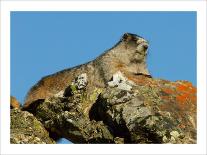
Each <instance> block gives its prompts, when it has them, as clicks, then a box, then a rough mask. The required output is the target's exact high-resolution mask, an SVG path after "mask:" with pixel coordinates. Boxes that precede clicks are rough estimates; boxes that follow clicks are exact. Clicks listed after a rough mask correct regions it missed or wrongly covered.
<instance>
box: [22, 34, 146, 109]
mask: <svg viewBox="0 0 207 155" xmlns="http://www.w3.org/2000/svg"><path fill="white" fill-rule="evenodd" d="M137 42H138V43H137ZM147 45H148V43H147V41H145V40H144V39H143V38H141V37H139V36H137V35H134V34H129V33H126V34H124V35H123V37H122V39H121V40H120V41H119V42H118V43H117V44H116V45H115V46H114V47H113V48H111V49H109V50H108V51H107V52H105V53H104V54H102V55H101V56H99V57H98V58H96V59H95V60H93V61H91V62H88V63H86V64H83V65H80V66H77V67H74V68H71V69H66V70H63V71H60V72H57V73H55V74H52V75H49V76H47V77H44V78H42V79H41V80H40V81H39V82H38V83H37V84H36V85H35V86H33V87H32V88H31V90H30V91H29V92H28V94H27V97H26V101H25V104H24V108H27V107H28V106H29V105H30V104H31V103H32V102H33V101H35V100H37V99H45V98H47V97H51V96H53V95H54V94H56V93H58V92H59V91H61V90H64V89H65V88H66V87H67V86H68V85H69V84H70V83H71V81H72V80H73V79H74V78H75V77H77V76H78V75H80V74H82V73H87V77H88V87H87V88H88V89H91V90H93V89H94V87H99V88H102V87H105V86H106V85H107V82H108V81H109V80H110V79H111V78H112V75H113V74H114V73H116V72H117V71H121V72H122V73H124V74H126V75H130V74H131V75H133V76H134V75H136V74H137V73H141V74H144V75H149V72H148V70H147V68H146V55H147V53H146V52H147V49H144V46H147ZM142 46H143V47H142ZM89 92H90V91H89Z"/></svg>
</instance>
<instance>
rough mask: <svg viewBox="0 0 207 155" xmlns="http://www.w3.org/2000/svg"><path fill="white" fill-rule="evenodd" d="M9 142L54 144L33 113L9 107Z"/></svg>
mask: <svg viewBox="0 0 207 155" xmlns="http://www.w3.org/2000/svg"><path fill="white" fill-rule="evenodd" d="M10 143H11V144H55V141H54V140H53V139H51V138H50V137H49V133H48V131H47V130H46V129H45V128H44V126H43V125H42V123H41V122H40V121H38V120H37V119H36V118H35V117H34V116H33V114H31V113H29V112H27V111H21V110H20V109H17V108H14V109H11V127H10Z"/></svg>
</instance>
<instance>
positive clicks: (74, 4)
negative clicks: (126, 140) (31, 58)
mask: <svg viewBox="0 0 207 155" xmlns="http://www.w3.org/2000/svg"><path fill="white" fill-rule="evenodd" d="M10 11H197V85H198V87H197V88H198V126H197V127H198V128H197V129H198V139H197V144H176V145H171V144H166V145H163V144H161V145H156V144H150V145H147V144H140V145H137V144H130V145H127V144H123V145H122V144H120V145H104V144H98V145H97V144H90V145H86V144H75V145H73V144H72V145H50V144H47V145H44V144H41V145H37V144H31V145H29V144H27V145H23V144H21V145H18V144H10V141H9V137H10V135H9V130H10V126H9V121H8V120H10V118H9V113H10V111H9V104H7V103H9V102H10V101H9V99H10V98H9V96H10V80H9V77H10V26H9V25H10ZM0 23H1V31H0V32H1V59H0V62H1V102H0V104H1V112H0V114H1V116H0V118H1V121H0V123H1V136H2V137H1V153H2V154H31V153H32V154H206V131H207V130H206V101H207V100H206V65H205V64H206V51H207V50H206V43H207V41H206V27H207V25H206V2H205V1H59V2H58V1H42V2H41V1H36V2H35V1H2V2H1V22H0Z"/></svg>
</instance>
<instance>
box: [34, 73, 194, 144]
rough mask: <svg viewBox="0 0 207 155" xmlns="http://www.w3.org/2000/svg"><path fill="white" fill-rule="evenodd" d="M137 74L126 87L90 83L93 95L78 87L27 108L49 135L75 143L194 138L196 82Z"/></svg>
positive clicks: (187, 140)
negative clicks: (100, 88)
mask: <svg viewBox="0 0 207 155" xmlns="http://www.w3.org/2000/svg"><path fill="white" fill-rule="evenodd" d="M118 74H119V75H121V74H120V73H118ZM116 75H117V74H116ZM115 77H116V76H115ZM118 77H120V76H118ZM121 77H122V76H121ZM115 79H118V78H115ZM136 80H137V81H135V82H136V83H134V84H133V85H131V87H132V88H131V89H130V90H126V89H120V88H119V87H111V86H109V87H106V88H105V89H102V90H99V89H94V93H92V94H94V96H93V95H91V96H88V94H87V89H86V88H84V89H80V90H79V89H77V87H76V89H70V91H72V92H70V93H69V94H70V95H68V96H67V95H66V96H64V97H50V98H48V99H46V100H40V101H39V102H38V103H35V106H33V107H32V108H31V110H32V111H31V112H32V113H33V114H34V115H35V116H36V117H37V119H38V120H40V121H41V122H42V123H43V124H44V126H45V127H46V129H48V130H49V131H50V133H52V134H51V135H54V134H56V135H58V136H59V137H64V138H67V139H68V140H70V141H72V142H73V143H116V144H123V143H135V144H137V143H138V144H140V143H147V144H148V143H153V144H156V143H172V144H189V143H196V89H195V87H193V86H192V84H191V83H189V82H186V81H177V82H170V81H166V80H160V79H152V78H147V77H145V76H139V77H138V78H137V79H136ZM123 81H127V79H125V80H123ZM114 83H115V82H114ZM71 86H74V83H72V84H71V85H70V86H69V88H71ZM85 87H87V86H85ZM99 94H100V95H99ZM98 95H99V96H98ZM31 105H33V104H31ZM58 136H57V137H58Z"/></svg>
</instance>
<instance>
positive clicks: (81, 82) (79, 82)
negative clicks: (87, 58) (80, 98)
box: [71, 73, 88, 89]
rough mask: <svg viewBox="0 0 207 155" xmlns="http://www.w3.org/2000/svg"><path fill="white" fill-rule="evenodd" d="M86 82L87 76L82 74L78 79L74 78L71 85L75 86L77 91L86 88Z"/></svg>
mask: <svg viewBox="0 0 207 155" xmlns="http://www.w3.org/2000/svg"><path fill="white" fill-rule="evenodd" d="M87 84H88V81H87V74H86V73H83V74H81V75H79V76H78V77H76V78H75V79H74V80H73V81H72V84H71V85H74V86H76V88H77V89H83V88H85V87H86V86H87Z"/></svg>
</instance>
